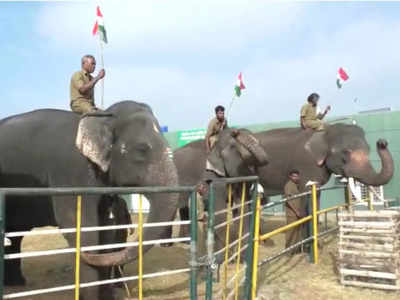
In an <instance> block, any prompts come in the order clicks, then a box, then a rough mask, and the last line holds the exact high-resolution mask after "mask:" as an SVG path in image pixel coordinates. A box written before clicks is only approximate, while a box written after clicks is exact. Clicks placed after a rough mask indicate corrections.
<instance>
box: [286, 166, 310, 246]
mask: <svg viewBox="0 0 400 300" xmlns="http://www.w3.org/2000/svg"><path fill="white" fill-rule="evenodd" d="M299 183H300V172H299V171H298V170H291V171H290V172H289V181H288V182H287V183H286V184H285V187H284V192H285V198H288V197H293V196H295V195H297V194H300V193H301V192H303V191H301V189H300V185H299ZM304 200H305V199H304V197H297V198H295V199H292V200H289V201H287V202H286V206H285V208H286V223H287V224H290V223H293V222H295V221H297V220H300V219H301V218H303V217H305V216H306V203H305V201H304ZM285 237H286V248H287V247H290V246H292V245H294V244H296V243H298V242H300V241H301V240H303V238H304V229H303V225H299V226H297V227H294V228H292V229H289V230H287V231H286V236H285ZM300 250H301V248H300V247H298V248H296V249H294V250H293V251H292V253H299V252H300Z"/></svg>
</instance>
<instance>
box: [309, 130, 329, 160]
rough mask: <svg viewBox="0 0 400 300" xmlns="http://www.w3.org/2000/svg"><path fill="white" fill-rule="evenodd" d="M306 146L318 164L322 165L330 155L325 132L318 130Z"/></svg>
mask: <svg viewBox="0 0 400 300" xmlns="http://www.w3.org/2000/svg"><path fill="white" fill-rule="evenodd" d="M304 148H305V149H306V150H307V151H308V152H309V153H310V154H311V156H312V157H313V159H314V160H315V162H316V164H317V165H318V166H322V165H323V164H324V162H325V159H326V157H327V156H328V151H329V148H328V143H327V142H326V140H325V132H324V131H317V132H314V133H313V135H312V136H311V137H310V138H309V139H308V141H307V142H306V143H305V145H304Z"/></svg>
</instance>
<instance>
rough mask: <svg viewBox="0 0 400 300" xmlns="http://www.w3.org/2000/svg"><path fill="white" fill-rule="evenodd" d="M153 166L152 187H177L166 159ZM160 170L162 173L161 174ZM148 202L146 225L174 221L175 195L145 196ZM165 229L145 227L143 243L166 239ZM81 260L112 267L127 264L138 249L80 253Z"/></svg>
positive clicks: (170, 166)
mask: <svg viewBox="0 0 400 300" xmlns="http://www.w3.org/2000/svg"><path fill="white" fill-rule="evenodd" d="M161 165H163V166H162V167H160V165H159V164H158V165H153V166H152V167H151V169H153V170H151V171H152V174H157V173H158V175H155V177H158V178H154V175H152V177H153V178H152V179H153V180H155V179H157V181H153V185H156V184H158V185H163V186H164V185H165V186H177V185H178V177H177V171H176V168H175V165H174V164H173V162H172V161H171V160H170V159H168V160H167V161H166V162H165V163H164V164H163V163H161ZM161 170H162V172H161ZM146 196H147V197H148V199H149V201H150V212H149V215H148V218H147V223H154V222H170V221H172V220H173V219H174V217H175V214H176V209H177V206H178V194H177V193H152V194H149V195H146ZM166 233H167V227H166V226H163V227H145V228H144V230H143V241H151V240H158V239H162V238H165V237H166ZM152 246H153V245H143V248H142V249H143V253H145V252H146V251H148V250H149V249H150V248H151V247H152ZM81 257H82V259H83V260H84V261H85V262H86V263H87V264H89V265H94V266H114V265H124V264H127V263H129V262H131V261H133V260H135V259H137V257H138V247H128V248H125V249H123V250H121V251H116V252H112V253H107V254H92V253H86V252H83V253H81Z"/></svg>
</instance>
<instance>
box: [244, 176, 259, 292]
mask: <svg viewBox="0 0 400 300" xmlns="http://www.w3.org/2000/svg"><path fill="white" fill-rule="evenodd" d="M253 184H254V189H253V193H252V195H251V207H250V209H251V212H252V213H251V215H250V217H249V218H250V226H249V239H248V243H247V249H246V281H245V291H244V292H245V294H244V295H245V299H247V300H250V299H251V283H252V282H251V281H252V273H253V269H252V267H253V259H254V253H253V249H254V247H255V245H254V244H255V243H256V241H255V240H254V236H255V230H254V226H256V224H255V223H256V222H259V221H260V220H257V219H256V216H257V213H258V211H257V201H258V198H259V197H257V195H258V191H257V187H258V181H254V182H253ZM257 226H258V227H259V223H258V225H257ZM256 230H257V231H258V232H259V230H258V229H256Z"/></svg>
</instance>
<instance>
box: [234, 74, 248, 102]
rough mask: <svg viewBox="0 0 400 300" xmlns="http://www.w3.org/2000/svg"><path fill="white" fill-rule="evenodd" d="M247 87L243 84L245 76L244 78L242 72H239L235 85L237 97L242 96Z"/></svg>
mask: <svg viewBox="0 0 400 300" xmlns="http://www.w3.org/2000/svg"><path fill="white" fill-rule="evenodd" d="M245 88H246V87H245V86H244V84H243V78H242V72H240V73H239V75H238V79H237V82H236V85H235V95H236V97H240V95H241V94H242V90H244V89H245Z"/></svg>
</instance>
